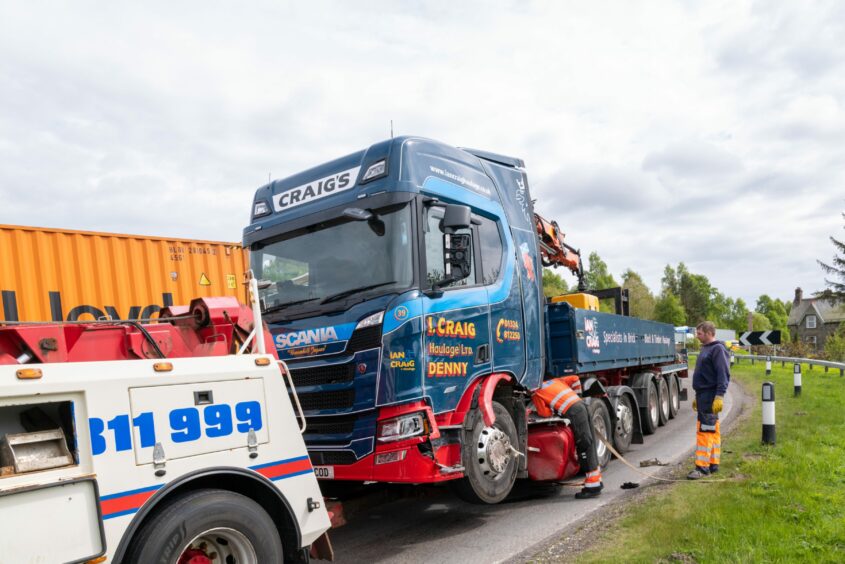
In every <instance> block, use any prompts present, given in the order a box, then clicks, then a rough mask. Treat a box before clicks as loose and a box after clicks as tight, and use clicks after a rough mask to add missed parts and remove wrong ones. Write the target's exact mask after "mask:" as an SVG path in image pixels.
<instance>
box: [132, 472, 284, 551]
mask: <svg viewBox="0 0 845 564" xmlns="http://www.w3.org/2000/svg"><path fill="white" fill-rule="evenodd" d="M126 560H127V562H131V563H135V564H144V563H147V562H174V563H179V564H181V563H183V562H205V561H208V562H238V563H239V564H249V563H253V564H256V563H260V562H282V561H283V560H284V552H283V550H282V541H281V539H280V538H279V531H278V530H277V529H276V525H275V524H274V523H273V520H272V519H271V518H270V516H269V515H268V514H267V512H266V511H264V509H263V508H262V507H261V506H260V505H258V504H257V503H256V502H254V501H253V500H251V499H249V498H248V497H246V496H243V495H241V494H237V493H234V492H230V491H225V490H214V489H207V490H196V491H192V492H188V493H186V494H184V495H182V496H179V497H177V498H175V499H173V500H172V501H170V502H169V503H168V504H167V505H166V506H165V507H164V508H162V509H161V511H159V512H158V513H156V514H155V515H153V516H152V517H151V519H150V520H149V521H148V522H147V523H145V524H144V525H143V526H142V528H141V530H140V531H139V533H138V535H137V536H136V537H135V539H133V541H132V544H131V545H130V547H129V551H128V555H127V559H126Z"/></svg>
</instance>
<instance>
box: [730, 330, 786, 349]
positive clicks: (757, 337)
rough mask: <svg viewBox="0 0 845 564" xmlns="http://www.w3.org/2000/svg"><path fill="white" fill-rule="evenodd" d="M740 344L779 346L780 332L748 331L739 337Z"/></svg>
mask: <svg viewBox="0 0 845 564" xmlns="http://www.w3.org/2000/svg"><path fill="white" fill-rule="evenodd" d="M739 343H740V344H741V345H745V346H746V347H748V346H751V345H779V344H780V331H748V332H746V333H743V334H742V335H740V336H739Z"/></svg>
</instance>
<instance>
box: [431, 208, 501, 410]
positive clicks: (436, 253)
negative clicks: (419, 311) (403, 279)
mask: <svg viewBox="0 0 845 564" xmlns="http://www.w3.org/2000/svg"><path fill="white" fill-rule="evenodd" d="M441 219H443V208H442V207H440V206H436V205H433V206H429V207H428V208H427V209H425V210H424V211H423V222H422V224H423V237H424V247H425V252H424V258H423V263H424V270H423V272H424V273H425V276H424V279H423V283H422V285H423V287H424V288H425V287H429V288H430V287H431V285H432V283H433V282H434V281H436V280H439V279H442V278H443V272H444V263H443V233H442V232H441V231H440V220H441ZM461 232H464V233H470V234H471V235H472V242H473V253H472V255H473V256H472V271H471V273H470V275H469V277H468V278H466V279H464V280H461V281H458V282H455V283H453V284H451V285H449V286H445V287H442V294H441V295H439V296H438V295H436V294H431V295H428V296H425V297H424V298H423V303H422V306H423V316H424V325H423V346H424V358H425V368H424V370H423V372H424V390H425V395H427V396H429V397H430V398H431V402H432V406H433V409H434V411H435V413H439V412H442V411H448V410H451V409H454V408H455V406H456V405H457V403H458V400H459V399H460V398H461V395H462V394H463V391H464V390H465V389H466V387H467V385H468V384H469V383H470V382H472V381H473V380H474V379H475V378H476V377H478V376H480V375H483V374H488V373H489V372H490V366H491V363H490V358H491V357H490V307H489V302H488V298H487V289H486V288H485V287H484V285H483V281H482V274H481V272H480V269H479V268H478V260H477V259H478V257H479V255H480V252H479V247H478V241H479V236H478V229H477V225H473V226H472V227H471V228H470V229H468V230H464V231H461ZM459 233H460V232H459Z"/></svg>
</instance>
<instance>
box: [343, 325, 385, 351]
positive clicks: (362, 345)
mask: <svg viewBox="0 0 845 564" xmlns="http://www.w3.org/2000/svg"><path fill="white" fill-rule="evenodd" d="M380 346H381V325H374V326H373V327H364V328H363V329H357V330H356V331H355V332H354V333H352V338H350V339H349V343H348V344H347V345H346V353H347V354H349V353H355V352H358V351H366V350H369V349H375V348H378V347H380Z"/></svg>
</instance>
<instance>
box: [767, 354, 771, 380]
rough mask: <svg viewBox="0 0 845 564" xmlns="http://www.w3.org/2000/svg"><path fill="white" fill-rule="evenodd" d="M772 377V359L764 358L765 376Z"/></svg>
mask: <svg viewBox="0 0 845 564" xmlns="http://www.w3.org/2000/svg"><path fill="white" fill-rule="evenodd" d="M771 375H772V357H770V356H767V357H766V376H771Z"/></svg>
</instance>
